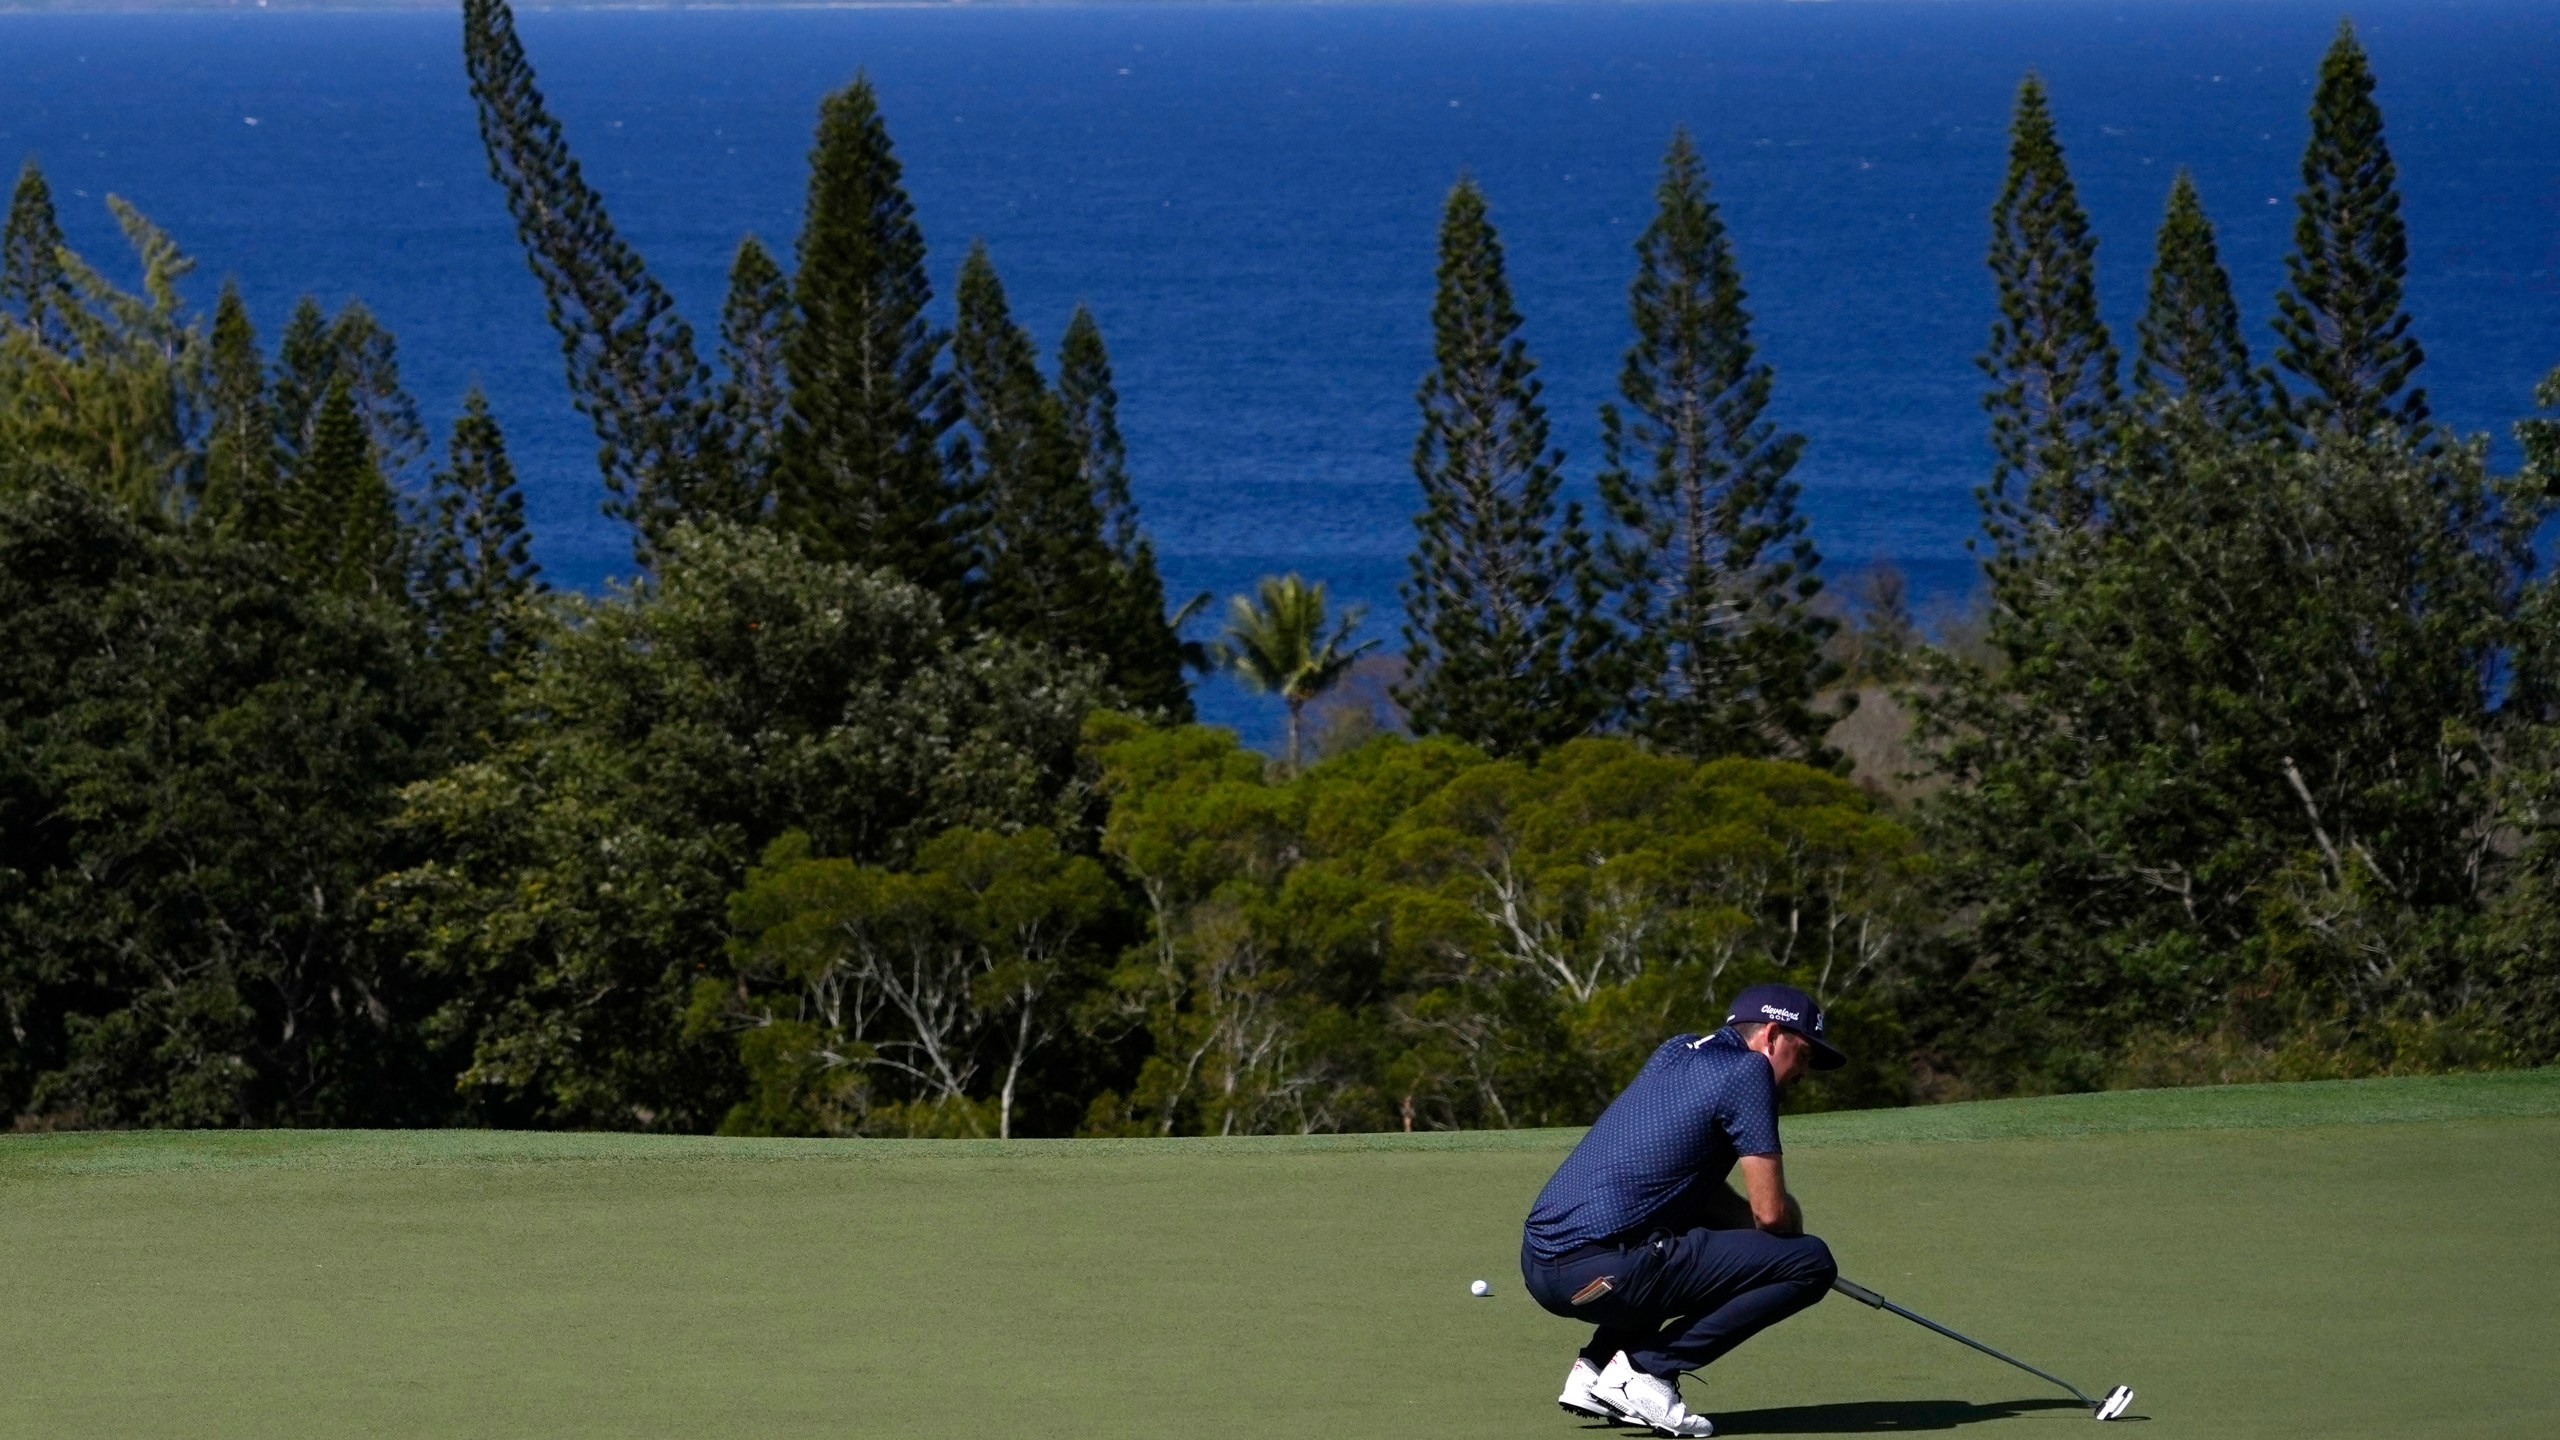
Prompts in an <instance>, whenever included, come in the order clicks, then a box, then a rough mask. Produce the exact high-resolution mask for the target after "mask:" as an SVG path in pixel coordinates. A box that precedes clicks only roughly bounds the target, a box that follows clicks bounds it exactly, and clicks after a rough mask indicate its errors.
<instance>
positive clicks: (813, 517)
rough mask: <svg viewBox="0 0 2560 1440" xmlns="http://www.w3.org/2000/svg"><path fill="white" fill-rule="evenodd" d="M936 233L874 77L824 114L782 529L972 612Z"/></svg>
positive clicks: (798, 294)
mask: <svg viewBox="0 0 2560 1440" xmlns="http://www.w3.org/2000/svg"><path fill="white" fill-rule="evenodd" d="M924 263H925V247H924V231H923V230H922V229H921V228H920V227H919V226H918V225H917V224H916V218H915V207H914V205H913V204H911V203H910V202H909V201H908V199H907V192H906V190H905V188H904V186H903V184H902V183H901V171H900V169H899V166H898V158H897V156H896V154H895V153H894V152H893V151H892V149H891V147H890V144H889V129H888V126H887V125H886V124H885V123H884V122H883V121H882V120H881V118H880V107H879V102H878V99H877V97H876V96H874V95H873V93H872V90H871V83H870V81H868V80H866V79H861V78H856V79H855V80H854V82H853V83H852V84H851V85H849V86H847V87H845V88H844V89H842V90H840V91H837V92H836V93H835V94H833V95H830V96H828V97H827V98H826V100H825V101H824V102H823V103H822V104H821V105H820V106H819V107H818V132H817V141H816V145H815V147H814V148H813V149H812V150H811V152H810V155H809V201H808V209H807V218H806V219H805V220H804V221H803V222H802V228H801V231H800V245H799V270H798V272H797V274H796V275H795V276H794V277H793V282H792V293H793V296H794V298H795V299H796V300H797V301H798V302H799V310H800V313H799V316H798V318H797V320H796V322H795V323H794V324H793V326H792V329H791V332H790V338H789V340H788V342H787V343H786V345H785V348H784V351H783V354H784V359H785V362H786V365H787V367H788V369H789V372H790V376H791V411H790V418H789V421H788V423H787V424H786V425H785V426H784V428H783V434H782V469H781V513H782V518H783V522H784V523H785V524H786V525H788V526H789V527H790V528H792V529H793V530H795V531H797V532H799V533H800V534H801V535H802V536H804V537H805V538H806V539H808V540H809V541H810V542H811V543H812V544H814V545H815V546H816V547H817V549H818V550H819V552H820V553H821V554H825V555H829V556H833V557H835V558H839V559H844V560H849V561H852V562H853V563H855V564H858V565H864V566H872V567H878V568H882V569H887V570H890V571H893V572H895V573H896V574H898V575H899V576H900V577H901V578H903V579H906V580H908V581H909V582H911V583H913V584H916V585H920V586H922V587H924V588H925V589H927V590H930V591H932V592H933V593H934V594H935V595H936V596H938V597H940V598H941V600H942V602H943V605H944V608H945V610H946V611H947V612H948V613H951V614H953V615H955V616H956V615H958V614H959V613H961V610H962V609H963V608H965V606H966V604H967V600H968V589H969V569H970V565H969V551H968V546H967V537H966V536H965V534H963V533H962V530H961V525H962V522H961V520H960V518H959V514H958V512H959V511H960V509H961V508H962V505H963V502H964V501H965V499H966V497H965V496H962V495H959V494H956V493H955V492H954V490H953V487H952V486H951V484H950V483H949V482H948V480H947V479H946V477H945V475H944V473H943V470H942V466H941V460H940V446H941V441H942V437H943V435H944V434H945V432H947V431H948V430H949V429H950V428H951V424H952V419H953V413H952V408H951V403H950V398H949V394H948V389H947V386H948V381H947V379H946V377H944V376H942V375H940V374H937V373H936V371H935V368H934V360H935V357H936V356H937V355H938V354H939V353H940V352H941V349H942V345H943V343H944V338H945V337H944V336H943V335H941V334H940V333H939V332H937V331H935V330H934V329H933V327H932V326H930V325H929V324H927V323H926V320H925V308H926V306H927V305H929V304H930V303H931V302H932V299H933V291H932V288H931V286H930V285H929V284H928V283H927V281H926V279H925V271H924Z"/></svg>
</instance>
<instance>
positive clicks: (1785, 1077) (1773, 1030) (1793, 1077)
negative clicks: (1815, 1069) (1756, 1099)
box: [1761, 1025, 1813, 1090]
mask: <svg viewBox="0 0 2560 1440" xmlns="http://www.w3.org/2000/svg"><path fill="white" fill-rule="evenodd" d="M1761 1034H1762V1035H1763V1036H1765V1037H1767V1039H1768V1042H1769V1044H1768V1048H1767V1049H1765V1050H1763V1051H1762V1052H1761V1053H1762V1054H1764V1055H1766V1056H1768V1057H1769V1073H1770V1074H1771V1075H1772V1076H1774V1077H1775V1078H1776V1079H1777V1082H1778V1088H1779V1089H1781V1090H1784V1089H1786V1088H1787V1087H1788V1086H1790V1085H1793V1084H1794V1083H1796V1082H1797V1081H1798V1080H1801V1079H1803V1078H1804V1072H1805V1071H1806V1069H1807V1068H1809V1066H1810V1063H1811V1062H1810V1057H1811V1055H1812V1053H1813V1046H1812V1045H1811V1044H1810V1043H1809V1042H1807V1041H1806V1040H1805V1038H1804V1037H1803V1036H1801V1035H1799V1034H1797V1033H1796V1032H1794V1031H1793V1030H1783V1029H1780V1028H1779V1027H1777V1026H1775V1025H1772V1026H1770V1027H1769V1028H1768V1029H1766V1030H1764V1031H1762V1032H1761Z"/></svg>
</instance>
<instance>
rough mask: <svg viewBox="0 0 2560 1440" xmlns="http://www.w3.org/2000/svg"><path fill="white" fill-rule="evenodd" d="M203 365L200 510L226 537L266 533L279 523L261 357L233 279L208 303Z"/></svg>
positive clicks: (272, 442) (272, 434)
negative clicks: (210, 314) (207, 347)
mask: <svg viewBox="0 0 2560 1440" xmlns="http://www.w3.org/2000/svg"><path fill="white" fill-rule="evenodd" d="M207 370H208V372H209V373H208V375H207V377H206V378H207V385H206V389H207V392H208V393H207V401H208V404H207V407H206V408H207V410H208V411H209V413H208V415H207V416H206V421H207V424H206V431H207V433H206V436H205V455H204V478H203V481H202V484H201V487H200V488H199V490H198V493H197V503H198V506H199V513H200V514H201V516H202V517H203V519H204V520H205V521H206V522H207V523H209V524H210V525H212V526H213V527H214V529H215V530H216V531H218V532H220V533H222V534H225V535H230V536H235V537H240V538H256V537H263V536H267V535H271V534H273V533H274V531H275V528H276V525H277V523H278V513H277V505H278V504H279V497H278V495H277V493H276V442H275V429H274V421H273V419H272V418H271V416H270V415H269V413H268V408H267V377H266V362H265V360H264V359H263V358H261V357H260V355H259V353H258V336H257V331H256V330H255V329H254V328H253V327H252V326H251V325H250V323H249V307H248V306H247V305H246V304H244V303H242V301H241V299H240V287H239V286H237V285H232V284H225V285H224V286H223V287H222V298H221V299H220V300H218V301H216V302H215V303H214V307H213V336H212V345H211V354H210V357H209V363H208V365H207Z"/></svg>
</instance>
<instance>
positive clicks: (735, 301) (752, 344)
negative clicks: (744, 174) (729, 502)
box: [720, 235, 791, 520]
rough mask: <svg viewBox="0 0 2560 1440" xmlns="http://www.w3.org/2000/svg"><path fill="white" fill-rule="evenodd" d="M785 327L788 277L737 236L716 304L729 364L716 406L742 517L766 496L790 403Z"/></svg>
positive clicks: (752, 241) (755, 244)
mask: <svg viewBox="0 0 2560 1440" xmlns="http://www.w3.org/2000/svg"><path fill="white" fill-rule="evenodd" d="M790 334H791V282H790V281H789V280H787V279H785V278H783V274H782V267H781V266H779V265H776V264H774V263H773V256H772V254H771V253H770V252H769V251H767V250H766V249H765V248H764V245H763V244H762V242H760V241H758V240H757V239H756V237H754V236H753V235H750V236H748V237H747V238H746V239H744V240H742V241H740V242H738V254H737V257H736V258H735V259H733V260H731V261H730V262H729V298H728V301H727V303H725V304H723V305H722V306H721V307H720V364H721V368H722V369H724V370H726V371H727V372H728V378H727V379H726V380H725V381H723V382H722V384H721V387H720V408H721V411H722V413H723V414H725V415H726V416H727V417H728V422H729V442H730V447H731V450H732V452H733V454H734V455H735V459H736V464H737V467H738V488H739V494H740V498H742V499H745V500H748V501H749V502H751V504H752V506H753V510H752V512H751V514H749V515H742V516H739V517H737V518H739V519H741V520H745V519H754V518H761V517H762V516H763V515H764V513H765V511H766V509H767V507H768V506H769V505H770V504H771V503H772V499H773V485H774V472H775V470H776V469H777V468H778V467H779V465H780V464H781V458H782V427H783V423H784V417H785V416H786V415H787V414H788V411H789V407H790V404H791V381H790V379H789V377H788V376H787V375H786V373H785V372H784V369H783V358H782V357H783V349H784V347H785V346H786V345H788V344H789V343H790Z"/></svg>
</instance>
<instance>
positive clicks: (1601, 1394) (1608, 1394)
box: [1591, 1350, 1716, 1440]
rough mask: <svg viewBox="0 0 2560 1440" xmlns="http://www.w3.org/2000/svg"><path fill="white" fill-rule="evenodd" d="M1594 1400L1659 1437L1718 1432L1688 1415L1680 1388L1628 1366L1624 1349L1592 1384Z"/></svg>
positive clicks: (1690, 1436)
mask: <svg viewBox="0 0 2560 1440" xmlns="http://www.w3.org/2000/svg"><path fill="white" fill-rule="evenodd" d="M1591 1398H1592V1399H1594V1400H1597V1401H1599V1402H1600V1403H1601V1404H1603V1405H1606V1406H1607V1407H1609V1408H1610V1409H1612V1410H1615V1411H1616V1412H1618V1416H1619V1418H1620V1419H1622V1420H1624V1421H1625V1422H1626V1423H1627V1424H1630V1425H1642V1426H1646V1427H1649V1428H1650V1429H1651V1430H1652V1431H1653V1433H1655V1434H1657V1435H1670V1436H1673V1437H1687V1440H1697V1437H1702V1436H1707V1435H1713V1434H1714V1433H1716V1427H1715V1423H1714V1422H1713V1421H1711V1420H1709V1419H1707V1417H1706V1416H1704V1415H1692V1414H1690V1413H1689V1407H1688V1406H1687V1405H1686V1404H1683V1403H1682V1402H1681V1399H1680V1387H1679V1386H1677V1385H1674V1384H1672V1383H1671V1382H1670V1381H1668V1380H1661V1379H1657V1378H1655V1377H1654V1376H1651V1375H1647V1374H1645V1373H1644V1372H1643V1371H1641V1370H1638V1369H1637V1368H1636V1367H1634V1366H1633V1365H1630V1364H1628V1363H1627V1352H1625V1351H1624V1350H1621V1351H1619V1352H1618V1353H1617V1354H1615V1355H1612V1356H1610V1357H1609V1365H1608V1368H1606V1369H1604V1370H1602V1371H1601V1372H1600V1378H1599V1379H1597V1380H1595V1381H1593V1382H1592V1383H1591Z"/></svg>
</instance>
